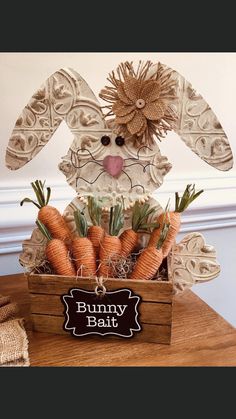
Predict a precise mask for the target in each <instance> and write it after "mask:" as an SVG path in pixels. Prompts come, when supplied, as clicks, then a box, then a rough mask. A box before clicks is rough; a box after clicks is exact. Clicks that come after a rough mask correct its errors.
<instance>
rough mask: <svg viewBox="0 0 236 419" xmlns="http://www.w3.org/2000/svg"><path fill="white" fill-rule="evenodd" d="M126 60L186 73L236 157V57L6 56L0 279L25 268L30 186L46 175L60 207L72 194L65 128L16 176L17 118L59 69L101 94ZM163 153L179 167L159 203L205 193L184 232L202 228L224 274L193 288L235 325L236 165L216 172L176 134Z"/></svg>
mask: <svg viewBox="0 0 236 419" xmlns="http://www.w3.org/2000/svg"><path fill="white" fill-rule="evenodd" d="M127 59H128V60H133V61H138V60H139V59H144V60H145V59H150V60H152V61H154V62H155V61H158V60H159V61H161V62H163V63H165V64H167V65H169V66H170V67H173V68H175V69H176V70H178V71H179V72H180V73H181V74H182V75H183V76H185V77H186V79H187V80H189V81H190V82H191V83H192V84H193V86H194V87H195V89H196V90H198V91H199V92H200V93H201V94H202V95H203V97H204V98H205V99H206V100H207V102H208V103H209V104H210V105H211V107H212V108H213V110H214V112H215V113H216V115H217V116H218V118H219V120H220V122H221V124H222V126H223V128H224V130H225V131H226V134H227V135H228V138H229V139H230V142H231V146H232V149H233V153H234V156H235V157H236V138H235V137H236V110H235V97H236V79H235V74H236V54H235V53H160V54H157V53H152V54H151V53H142V54H141V53H139V54H137V53H134V54H133V53H30V54H25V53H24V54H21V53H17V54H15V53H8V54H5V53H1V54H0V76H1V77H0V91H1V101H0V115H1V122H0V138H1V144H2V147H1V153H0V173H1V176H0V205H1V206H0V274H2V275H3V274H8V273H14V272H19V271H22V269H21V267H20V266H19V264H18V259H17V258H18V254H19V250H20V247H21V242H22V240H23V239H25V238H26V237H28V236H29V235H30V232H31V230H32V226H33V223H34V218H35V215H36V212H35V211H34V210H33V208H32V207H30V206H24V207H19V201H20V199H22V197H24V196H27V195H28V194H30V190H29V183H30V181H32V180H34V179H36V178H39V179H40V178H41V179H47V183H48V184H50V185H52V186H53V185H54V187H53V190H54V197H53V198H54V201H53V202H52V203H53V204H55V205H56V206H57V207H58V208H59V209H63V208H65V206H66V204H68V203H69V202H70V200H71V199H72V198H73V197H74V192H73V190H72V189H71V188H70V187H69V186H67V183H66V182H65V180H64V176H63V174H62V173H60V172H59V170H58V169H57V165H58V163H59V161H60V158H61V156H63V155H64V154H65V153H66V151H67V149H68V147H69V145H70V143H71V141H72V134H71V133H70V132H69V130H68V128H67V127H66V125H65V124H61V126H60V127H59V129H58V131H57V132H56V133H55V135H54V137H53V139H52V140H51V141H50V143H49V144H48V145H47V146H46V147H45V148H44V150H42V151H41V153H39V154H38V155H37V156H36V157H35V159H34V160H33V161H32V162H31V163H29V164H28V165H26V166H25V167H23V168H22V169H21V170H20V171H16V172H11V171H9V170H7V169H6V168H5V161H4V160H5V148H6V145H7V142H8V139H9V137H10V134H11V131H12V129H13V127H14V124H15V121H16V119H17V117H18V115H19V113H20V112H21V110H22V108H23V107H24V106H25V105H26V103H27V102H28V100H29V99H30V97H31V96H32V94H33V92H34V91H35V90H36V89H37V88H38V87H39V86H40V84H41V83H42V82H44V81H45V79H46V78H47V77H48V76H50V75H51V74H52V73H53V72H54V71H56V70H57V69H59V68H61V67H65V66H66V67H72V68H74V69H75V70H77V71H78V72H79V73H80V74H81V76H82V77H84V78H85V79H86V81H87V82H88V83H89V85H90V86H91V88H92V89H93V91H94V92H95V93H96V94H97V95H98V93H99V91H100V89H101V88H102V87H103V86H104V85H105V83H106V77H107V75H108V73H109V71H111V70H112V69H114V68H115V67H116V66H117V65H118V64H119V63H120V62H121V61H124V60H127ZM161 151H162V154H166V155H167V156H168V158H169V160H170V161H171V162H172V164H173V168H172V171H171V172H170V173H169V174H168V175H167V176H166V178H165V183H164V185H163V186H162V187H161V188H160V189H159V190H158V191H157V197H158V200H159V201H160V202H161V203H163V204H164V203H165V202H166V198H167V196H171V197H173V193H174V191H175V190H182V189H183V187H184V186H185V185H186V183H187V182H195V183H196V186H197V188H203V189H205V193H204V194H203V195H202V196H201V197H200V198H199V200H198V201H196V203H194V204H193V205H192V207H191V209H190V210H189V211H188V212H186V215H185V217H184V219H183V225H182V232H184V231H194V230H195V231H202V232H203V234H204V236H205V237H206V239H207V242H208V243H209V244H213V245H214V246H215V247H216V248H217V252H218V259H219V261H220V263H221V266H222V272H221V274H220V276H219V277H218V278H217V279H215V280H214V281H212V282H209V283H208V284H201V285H198V286H196V287H194V291H195V292H196V293H197V294H198V295H200V296H201V297H202V298H203V299H204V300H205V301H206V302H207V303H208V304H209V305H211V306H212V307H213V308H214V309H215V310H216V311H218V312H219V313H220V314H222V315H223V316H224V317H225V318H226V319H227V320H228V321H230V322H231V323H232V324H234V325H235V326H236V308H235V295H236V280H234V278H235V271H236V261H235V260H236V258H235V256H236V244H235V237H236V236H235V234H236V165H235V166H234V168H233V169H232V170H231V171H229V172H226V173H224V172H218V171H216V170H215V169H213V168H211V167H209V166H208V165H207V164H205V163H204V162H203V161H201V160H200V159H199V158H198V157H197V156H195V155H194V154H193V153H192V152H191V151H190V150H189V149H188V148H187V147H186V146H185V144H184V143H183V142H182V141H181V140H180V139H179V138H178V137H177V135H175V134H174V133H170V134H169V135H168V138H167V139H166V140H164V141H163V143H162V145H161ZM182 235H183V233H181V234H180V238H181V236H182Z"/></svg>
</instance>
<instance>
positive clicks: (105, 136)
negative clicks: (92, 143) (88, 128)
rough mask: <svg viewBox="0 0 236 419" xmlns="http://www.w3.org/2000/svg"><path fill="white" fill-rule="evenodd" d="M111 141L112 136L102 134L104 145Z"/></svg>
mask: <svg viewBox="0 0 236 419" xmlns="http://www.w3.org/2000/svg"><path fill="white" fill-rule="evenodd" d="M110 142H111V139H110V137H108V135H103V136H102V138H101V143H102V145H108V144H110Z"/></svg>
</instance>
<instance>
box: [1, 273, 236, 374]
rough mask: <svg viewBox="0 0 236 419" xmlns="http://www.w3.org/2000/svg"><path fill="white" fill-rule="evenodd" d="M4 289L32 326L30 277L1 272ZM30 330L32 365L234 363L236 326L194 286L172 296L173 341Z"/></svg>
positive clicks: (230, 364) (231, 364)
mask: <svg viewBox="0 0 236 419" xmlns="http://www.w3.org/2000/svg"><path fill="white" fill-rule="evenodd" d="M0 294H3V295H11V296H12V300H14V301H16V302H18V304H19V308H20V313H21V315H22V316H23V317H25V319H26V327H28V325H29V293H28V286H27V279H26V277H24V275H12V276H5V277H0ZM166 327H168V326H166ZM27 333H28V337H29V354H30V362H31V366H236V329H235V328H234V327H233V326H231V325H230V324H229V323H228V322H226V321H225V320H224V319H223V318H222V317H221V316H219V314H217V313H216V312H215V311H214V310H212V309H211V308H210V307H209V306H208V305H207V304H206V303H204V302H203V301H202V300H201V299H200V298H199V297H197V296H196V295H195V294H194V293H193V292H191V291H186V292H185V293H184V294H182V295H179V296H176V297H174V303H173V324H172V343H171V345H161V344H153V343H143V342H139V341H138V340H137V339H136V338H132V339H130V340H125V339H124V340H118V339H115V338H110V339H103V338H102V337H93V338H90V337H89V338H83V339H77V338H75V337H71V336H70V335H67V334H65V335H54V334H47V333H39V332H31V331H29V330H28V331H27Z"/></svg>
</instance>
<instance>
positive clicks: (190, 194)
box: [148, 184, 203, 258]
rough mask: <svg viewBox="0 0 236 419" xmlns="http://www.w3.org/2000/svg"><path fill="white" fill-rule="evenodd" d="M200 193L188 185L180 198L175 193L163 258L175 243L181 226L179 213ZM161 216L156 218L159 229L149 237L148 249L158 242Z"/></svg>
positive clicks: (161, 223) (162, 216) (161, 221)
mask: <svg viewBox="0 0 236 419" xmlns="http://www.w3.org/2000/svg"><path fill="white" fill-rule="evenodd" d="M202 192H203V190H200V191H199V192H197V193H196V192H195V185H193V186H192V185H191V184H190V185H187V186H186V188H185V191H184V193H183V196H182V198H180V196H179V194H178V192H176V193H175V210H174V211H171V212H169V217H170V229H169V232H168V235H167V237H166V240H165V242H164V244H163V247H162V251H163V257H164V258H165V257H166V256H167V255H168V254H169V252H170V250H171V248H172V246H173V244H174V242H175V239H176V236H177V234H178V232H179V229H180V225H181V213H182V212H183V211H185V210H186V208H187V207H188V206H189V205H190V204H191V202H193V201H194V200H195V199H196V198H197V197H198V196H199V195H200V194H201V193H202ZM163 214H164V213H163ZM163 214H161V215H160V216H159V217H158V220H157V221H158V223H159V228H157V229H155V230H153V232H152V234H151V236H150V240H149V243H148V247H153V246H154V247H155V246H156V244H157V242H158V240H159V237H160V232H161V228H162V225H163V218H164V215H163Z"/></svg>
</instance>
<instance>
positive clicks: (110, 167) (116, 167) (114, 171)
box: [102, 156, 124, 177]
mask: <svg viewBox="0 0 236 419" xmlns="http://www.w3.org/2000/svg"><path fill="white" fill-rule="evenodd" d="M102 164H103V167H104V169H105V170H106V172H107V173H109V175H111V176H113V177H116V176H119V175H120V174H121V172H122V169H123V166H124V160H123V159H122V157H120V156H106V157H105V158H104V159H103V163H102Z"/></svg>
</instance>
